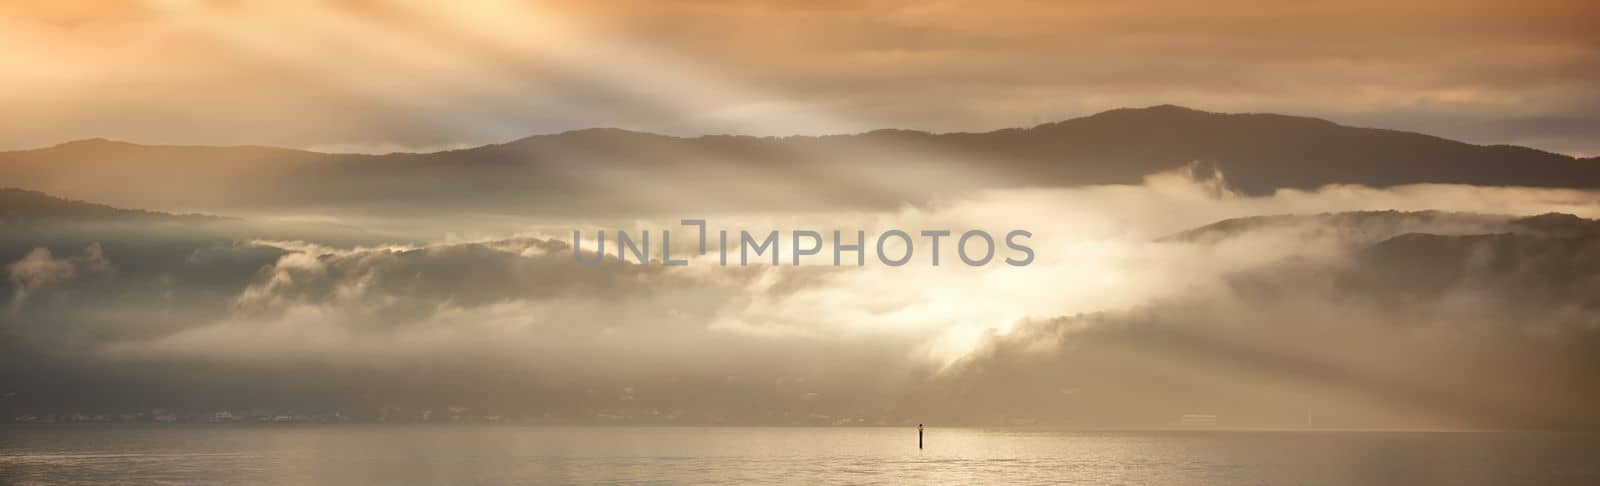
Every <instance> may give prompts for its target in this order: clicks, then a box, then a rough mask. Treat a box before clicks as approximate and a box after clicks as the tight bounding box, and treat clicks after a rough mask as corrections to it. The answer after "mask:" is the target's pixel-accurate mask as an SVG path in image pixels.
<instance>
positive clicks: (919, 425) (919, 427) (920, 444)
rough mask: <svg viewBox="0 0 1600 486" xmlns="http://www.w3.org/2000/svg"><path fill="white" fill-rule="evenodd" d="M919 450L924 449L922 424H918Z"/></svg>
mask: <svg viewBox="0 0 1600 486" xmlns="http://www.w3.org/2000/svg"><path fill="white" fill-rule="evenodd" d="M917 450H922V424H917Z"/></svg>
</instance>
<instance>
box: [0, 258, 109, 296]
mask: <svg viewBox="0 0 1600 486" xmlns="http://www.w3.org/2000/svg"><path fill="white" fill-rule="evenodd" d="M112 271H113V267H112V266H111V262H110V261H109V260H107V259H106V257H105V254H104V253H103V252H102V251H101V249H100V244H99V243H91V244H89V246H88V247H85V248H84V249H83V256H79V257H73V258H56V257H54V256H53V255H51V254H50V249H49V248H45V247H38V248H34V249H33V250H32V251H29V252H28V254H27V255H25V256H23V257H22V259H20V260H17V261H16V262H13V263H11V264H9V265H7V266H6V274H7V276H8V277H9V278H10V281H11V288H12V299H11V308H12V311H13V312H15V311H16V310H18V309H20V308H22V306H23V305H24V304H26V303H27V300H28V297H29V296H30V295H33V294H35V293H38V292H39V291H41V290H44V289H46V288H49V287H51V286H55V285H57V284H61V283H64V282H66V281H68V280H71V279H72V278H73V277H75V276H78V275H106V274H110V273H111V272H112Z"/></svg>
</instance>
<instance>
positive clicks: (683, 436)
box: [0, 425, 1600, 485]
mask: <svg viewBox="0 0 1600 486" xmlns="http://www.w3.org/2000/svg"><path fill="white" fill-rule="evenodd" d="M927 440H928V447H927V449H925V450H920V451H919V450H917V447H916V430H915V428H785V427H776V428H735V427H727V428H717V427H711V428H688V427H685V428H675V427H638V428H633V427H533V426H529V427H520V426H483V427H428V426H357V425H352V426H285V427H269V426H217V427H204V426H166V427H156V426H17V425H12V426H0V483H3V484H32V483H39V484H56V483H116V484H127V483H137V484H150V483H166V484H187V483H196V484H219V483H220V484H258V483H286V484H306V483H314V484H544V483H558V484H560V483H585V482H599V483H663V484H667V483H689V484H714V483H734V484H742V483H754V482H776V483H795V484H816V483H824V482H825V483H892V484H904V483H956V484H994V483H1001V482H1005V483H1040V484H1058V483H1085V484H1203V485H1213V484H1214V485H1247V484H1288V485H1298V484H1306V485H1323V484H1326V485H1353V484H1408V485H1409V484H1517V485H1523V484H1574V485H1577V484H1582V485H1593V484H1600V436H1595V435H1583V434H1534V433H1369V432H1058V431H1053V432H1044V431H1019V430H985V429H938V428H935V429H929V431H928V439H927Z"/></svg>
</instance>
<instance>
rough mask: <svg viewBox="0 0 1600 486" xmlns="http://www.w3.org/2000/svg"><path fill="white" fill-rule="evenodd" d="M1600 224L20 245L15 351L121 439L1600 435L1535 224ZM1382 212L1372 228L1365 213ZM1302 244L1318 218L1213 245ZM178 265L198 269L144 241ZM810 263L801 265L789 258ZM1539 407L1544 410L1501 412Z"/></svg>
mask: <svg viewBox="0 0 1600 486" xmlns="http://www.w3.org/2000/svg"><path fill="white" fill-rule="evenodd" d="M1597 201H1600V197H1596V195H1595V194H1594V193H1592V192H1587V191H1581V190H1569V189H1530V188H1509V187H1474V186H1456V185H1420V186H1401V187H1395V188H1388V189H1375V188H1367V187H1361V186H1328V187H1324V188H1322V189H1318V190H1312V191H1304V190H1280V191H1277V192H1276V193H1274V194H1272V195H1270V196H1249V195H1242V194H1238V193H1236V192H1234V191H1232V190H1231V189H1230V188H1229V186H1228V184H1227V181H1226V176H1225V175H1224V174H1222V173H1220V172H1216V171H1212V170H1209V169H1202V168H1199V167H1196V166H1191V167H1188V168H1185V169H1180V170H1175V171H1169V172H1164V173H1160V174H1155V175H1152V176H1150V177H1148V178H1147V179H1146V180H1145V182H1144V183H1142V184H1138V185H1104V186H1086V187H1079V188H1064V189H1020V190H992V191H981V192H974V193H962V194H954V195H951V196H949V197H946V198H941V199H937V200H933V201H930V202H927V203H922V204H915V205H912V204H907V205H903V206H901V207H899V208H897V209H894V210H891V211H861V210H851V211H827V212H798V213H780V214H770V213H768V214H738V213H728V214H696V215H692V216H694V217H697V218H704V219H706V220H707V221H708V224H709V225H710V226H711V227H712V230H713V231H715V229H717V228H726V229H731V230H735V231H737V230H739V229H754V230H756V231H762V230H766V229H771V228H797V229H815V230H818V231H823V232H831V230H832V229H835V228H845V229H847V230H853V229H861V230H864V231H866V232H867V234H869V235H871V234H876V233H877V232H880V231H883V230H886V229H893V228H906V229H909V230H910V231H916V230H918V229H922V228H956V229H966V228H972V229H984V230H989V231H991V233H995V234H1003V232H1004V231H1006V230H1008V229H1012V228H1026V229H1028V230H1029V231H1031V232H1032V233H1033V236H1032V237H1031V238H1030V239H1029V244H1030V246H1032V248H1033V249H1034V250H1035V252H1036V253H1037V259H1036V261H1034V262H1033V263H1032V264H1031V265H1029V266H1027V267H1011V266H1007V265H991V266H985V267H970V266H966V265H962V264H959V262H960V260H959V259H958V256H957V255H956V253H955V250H954V248H953V245H952V244H950V243H951V242H949V241H946V242H945V243H946V244H945V245H942V247H941V248H940V250H941V259H942V260H943V261H944V262H945V264H944V265H941V266H937V267H936V266H932V265H925V264H919V265H908V266H904V267H889V266H885V265H882V264H880V263H879V262H877V261H876V259H875V258H867V260H868V262H867V264H866V265H865V266H862V267H856V266H853V265H846V266H842V267H833V266H831V265H828V263H829V262H828V261H827V260H830V258H827V257H828V256H829V254H830V253H831V251H832V249H831V248H830V247H831V241H829V242H825V243H824V247H825V248H824V249H823V250H822V251H821V254H820V255H818V256H806V257H804V258H807V259H814V261H815V262H816V265H815V266H808V265H806V264H803V265H801V266H798V267H796V266H790V265H781V266H777V267H772V266H769V265H750V266H740V265H737V261H736V260H735V261H734V264H733V265H730V266H722V265H720V264H719V262H718V261H717V251H716V248H715V247H713V248H712V251H711V252H710V253H708V254H707V255H704V256H698V255H695V254H694V252H693V248H692V246H693V245H691V244H689V243H690V242H692V239H691V238H682V239H681V240H678V241H677V242H675V247H674V252H675V255H674V257H682V258H688V259H689V260H690V264H689V265H688V266H684V267H665V266H662V265H660V264H659V262H657V263H655V264H650V265H637V264H622V263H617V262H615V261H610V262H606V263H603V264H600V265H595V266H587V265H583V264H580V263H578V262H577V261H575V259H574V258H573V253H572V251H571V249H570V247H569V246H567V245H568V241H567V240H568V239H569V234H570V233H569V232H570V231H571V230H573V229H575V227H576V229H580V230H582V231H586V232H589V234H593V232H594V231H597V230H600V229H609V230H612V231H616V230H626V231H633V232H640V231H648V230H657V229H661V228H680V226H679V225H678V220H679V219H681V218H677V217H673V218H661V219H634V220H607V219H604V218H596V219H593V220H588V221H583V222H580V223H572V222H561V223H556V224H550V223H546V222H541V221H539V220H537V219H530V220H527V221H526V222H525V223H523V224H522V226H521V228H522V229H520V230H518V231H516V232H515V233H513V234H509V235H508V234H507V233H506V232H504V231H503V230H501V232H500V233H498V236H484V237H479V238H473V239H469V240H464V241H463V240H453V241H446V242H437V243H429V242H425V241H422V242H416V241H413V242H397V243H393V244H384V243H378V242H371V241H369V242H367V243H363V244H360V245H359V246H349V245H339V244H336V243H335V244H318V243H317V242H316V240H315V239H308V240H299V241H290V240H284V239H274V238H266V239H254V240H238V239H233V240H220V241H219V240H216V239H214V238H209V237H204V236H181V235H184V234H186V233H184V232H192V231H195V230H194V229H189V228H191V227H184V226H173V227H171V228H170V229H162V228H160V227H157V228H155V229H151V228H148V227H141V228H131V227H127V226H119V225H118V224H116V223H106V222H100V223H84V226H81V227H78V228H76V229H72V230H70V232H63V231H61V230H48V231H46V232H44V233H40V234H41V235H43V239H40V240H30V241H26V242H19V243H21V245H19V246H17V247H16V249H17V251H18V252H25V254H22V255H20V256H19V257H18V258H17V259H16V260H14V261H13V262H12V263H11V264H10V266H8V267H7V269H8V272H9V276H10V282H11V284H10V286H11V290H12V292H11V294H12V302H11V309H10V312H9V314H7V320H8V321H9V322H12V323H14V324H18V325H16V326H13V327H12V329H14V332H16V333H18V336H20V337H21V339H20V340H18V341H16V342H17V343H27V344H26V346H31V348H29V349H27V353H26V355H27V356H29V357H31V358H33V359H34V361H33V362H34V363H44V366H43V367H41V368H35V369H38V370H40V371H38V372H35V373H34V374H26V373H22V372H20V371H12V373H13V376H14V377H15V380H16V382H17V383H19V384H21V385H24V386H25V390H26V392H25V393H23V394H21V397H22V398H20V399H16V400H14V401H12V402H11V404H12V405H13V406H17V409H18V410H22V411H29V410H33V409H30V408H29V407H41V408H42V407H47V406H60V405H48V404H50V403H57V404H62V403H65V404H68V405H66V406H69V407H72V408H73V409H82V410H83V411H96V410H95V408H96V406H95V405H92V403H95V402H91V401H83V402H77V403H74V400H75V399H73V398H71V395H65V394H61V393H60V391H59V390H60V385H53V384H51V383H74V382H76V381H75V380H90V381H85V382H83V383H85V384H87V383H96V385H95V386H96V387H100V389H102V390H104V391H105V393H106V394H107V395H108V396H111V397H117V398H115V399H113V400H111V401H109V402H100V403H111V404H117V405H106V406H104V407H103V408H106V409H107V410H100V411H103V412H110V411H115V410H110V409H112V408H115V407H131V408H139V407H144V408H149V407H155V408H174V409H179V410H186V411H190V413H204V412H207V411H209V410H230V409H241V408H259V407H262V406H267V408H274V409H284V410H297V411H300V412H303V413H326V412H328V411H330V410H344V411H346V412H350V413H356V411H365V412H362V413H365V414H367V415H369V416H371V415H372V414H376V413H377V411H378V410H381V409H384V408H385V407H400V408H410V409H419V410H420V409H437V408H442V407H446V406H463V407H467V408H471V409H474V410H476V411H477V413H481V414H484V415H496V416H507V417H524V418H533V419H537V420H540V421H555V422H590V421H595V420H623V421H625V422H636V421H646V422H651V423H747V424H819V423H821V424H888V423H895V424H898V423H906V422H907V421H910V422H912V423H914V422H915V421H916V420H918V419H919V418H929V417H931V418H935V419H938V420H941V421H943V422H946V423H969V424H1034V423H1055V424H1063V425H1084V426H1169V425H1172V424H1175V423H1176V421H1177V420H1178V418H1179V417H1180V416H1182V415H1186V414H1191V413H1201V414H1213V415H1218V416H1220V417H1222V419H1221V423H1223V424H1225V425H1227V426H1235V427H1274V428H1297V427H1308V426H1309V427H1313V428H1318V427H1357V428H1361V427H1383V428H1458V427H1464V428H1481V427H1507V426H1523V425H1540V424H1544V425H1549V424H1560V423H1588V421H1589V420H1592V419H1594V418H1595V417H1592V416H1591V413H1590V412H1588V411H1584V410H1582V409H1581V408H1580V407H1574V406H1571V403H1573V402H1568V400H1570V399H1571V398H1572V397H1575V396H1590V395H1591V394H1593V393H1596V392H1597V391H1596V390H1591V389H1590V385H1587V384H1586V383H1587V382H1586V381H1583V380H1582V379H1581V377H1582V376H1585V375H1586V373H1588V372H1589V370H1592V369H1596V368H1593V366H1595V364H1594V363H1592V360H1591V359H1589V358H1586V357H1585V353H1586V350H1588V349H1591V348H1590V347H1589V346H1590V344H1589V343H1590V342H1591V341H1592V339H1593V338H1592V337H1591V335H1590V334H1591V332H1592V329H1593V326H1592V324H1591V323H1592V322H1594V319H1595V318H1596V317H1595V316H1596V315H1597V313H1596V308H1595V305H1596V303H1595V302H1594V301H1593V295H1600V294H1596V293H1591V292H1589V289H1591V288H1592V286H1593V285H1594V283H1593V282H1591V281H1590V280H1588V279H1585V278H1583V275H1585V274H1584V273H1582V272H1581V271H1580V272H1579V273H1576V274H1573V273H1570V271H1571V270H1572V269H1588V268H1591V266H1592V265H1594V262H1593V261H1592V257H1591V256H1590V255H1592V254H1593V252H1594V251H1595V250H1593V245H1594V243H1593V242H1594V241H1595V240H1594V234H1595V233H1594V232H1593V226H1592V225H1593V223H1592V222H1585V221H1586V220H1582V219H1579V218H1574V219H1572V220H1571V221H1568V220H1565V219H1561V218H1560V217H1556V218H1555V219H1548V218H1547V219H1534V220H1526V221H1525V220H1523V219H1519V218H1525V217H1527V216H1533V215H1539V214H1544V213H1550V212H1562V213H1567V214H1574V215H1576V216H1578V217H1580V218H1581V217H1594V216H1596V215H1597V214H1600V205H1597V204H1600V203H1597ZM1395 210H1398V212H1397V211H1395ZM1348 211H1369V212H1358V213H1344V214H1332V213H1341V212H1348ZM1371 211H1377V212H1371ZM1324 213H1328V214H1329V215H1325V216H1315V215H1317V214H1324ZM1275 214H1301V215H1308V216H1300V217H1291V216H1283V217H1276V218H1266V219H1258V220H1243V221H1241V222H1237V223H1224V224H1219V225H1214V226H1205V225H1207V224H1209V223H1214V222H1218V221H1222V220H1226V219H1228V218H1240V217H1253V216H1262V215H1275ZM1565 218H1573V217H1572V216H1566V217H1565ZM463 221H471V220H470V219H463ZM1528 221H1532V222H1528ZM266 224H267V226H266V227H267V228H272V224H273V223H266ZM404 224H405V223H404V220H396V221H394V222H391V223H386V225H388V226H390V227H399V226H402V225H404ZM463 227H464V228H465V229H464V231H471V230H470V224H466V223H464V224H463ZM1194 228H1200V229H1196V230H1194V231H1189V232H1185V231H1186V230H1191V229H1194ZM52 231H53V232H52ZM1563 232H1564V233H1563ZM191 234H192V233H191ZM198 234H200V235H204V231H201V232H200V233H198ZM257 234H260V233H257ZM1415 235H1431V236H1415ZM1492 235H1505V236H1503V237H1499V239H1495V237H1492ZM153 236H158V237H159V238H164V239H166V240H165V241H168V243H163V244H160V245H155V246H151V245H149V244H148V243H140V241H149V238H151V237H153ZM684 236H687V233H685V234H684ZM675 237H679V236H678V235H676V234H675ZM1428 238H1434V239H1428ZM1508 238H1509V239H1508ZM380 241H381V240H380ZM592 242H593V240H588V241H587V243H592ZM40 243H44V244H43V245H41V244H40ZM713 243H714V240H713ZM920 243H923V242H922V241H919V244H920ZM868 245H869V246H870V242H869V244H868ZM1001 249H1002V250H1003V247H1002V248H1001ZM891 250H892V253H895V254H898V253H899V251H900V249H893V248H891ZM923 250H924V251H927V249H926V248H924V249H923ZM612 251H613V252H614V251H615V250H614V249H612ZM792 251H793V248H789V247H788V245H787V244H786V243H785V244H783V245H780V247H779V249H778V252H779V253H780V261H784V262H788V261H790V259H791V256H792V255H791V253H792ZM868 253H871V251H869V252H868ZM613 254H614V253H613ZM1452 255H1454V256H1452ZM869 256H870V255H869ZM1423 256H1426V257H1431V258H1422V259H1420V260H1419V259H1415V258H1413V257H1423ZM923 258H926V257H925V256H924V257H923ZM1395 259H1398V260H1395ZM849 260H853V258H850V259H849ZM807 261H808V262H811V261H813V260H807ZM852 263H853V262H852ZM1385 271H1389V272H1390V273H1389V274H1385V273H1383V272H1385ZM1375 272H1376V273H1375ZM1552 272H1556V273H1552ZM1563 272H1565V273H1563ZM1563 275H1566V276H1563ZM145 282H154V283H155V285H154V286H150V285H144V283H145ZM1532 282H1539V285H1542V286H1530V283H1532ZM1535 289H1537V290H1535ZM1519 295H1527V296H1528V297H1529V299H1519V298H1516V296H1519ZM1397 298H1398V299H1401V300H1394V299H1397ZM1530 299H1531V300H1530ZM46 323H54V324H46ZM19 346H21V344H19ZM1424 356H1425V357H1426V361H1423V362H1418V361H1416V360H1415V359H1412V358H1419V357H1424ZM1488 356H1494V357H1497V358H1499V359H1504V360H1507V361H1503V362H1502V361H1492V362H1491V361H1485V357H1488ZM17 359H26V358H17ZM67 363H72V364H70V365H69V364H67ZM1474 363H1505V364H1497V365H1494V366H1488V365H1484V364H1476V365H1475V364H1474ZM105 370H117V371H115V372H111V373H107V372H106V371H105ZM1530 375H1539V376H1543V377H1545V378H1544V379H1543V380H1538V381H1529V380H1526V379H1525V378H1524V377H1526V376H1530ZM1208 383H1209V385H1207V384H1208ZM147 387H156V389H159V390H163V393H162V394H159V395H156V396H154V397H152V396H151V395H150V394H147V393H142V392H141V391H140V390H142V389H145V388H147ZM1507 394H1511V395H1513V396H1517V397H1519V398H1518V400H1517V401H1515V402H1513V401H1504V400H1501V399H1499V398H1496V397H1499V396H1506V395H1507ZM28 403H34V404H35V405H28ZM263 404H265V405H263ZM1308 416H1311V417H1313V418H1312V419H1307V417H1308ZM604 417H609V418H604Z"/></svg>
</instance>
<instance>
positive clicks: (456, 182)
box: [0, 105, 1600, 215]
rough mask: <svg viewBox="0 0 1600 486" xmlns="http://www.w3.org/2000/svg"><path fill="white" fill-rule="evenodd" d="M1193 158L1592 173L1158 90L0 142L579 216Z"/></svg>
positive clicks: (1373, 168)
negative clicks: (214, 142)
mask: <svg viewBox="0 0 1600 486" xmlns="http://www.w3.org/2000/svg"><path fill="white" fill-rule="evenodd" d="M1196 162H1198V163H1202V164H1206V165H1208V166H1211V167H1215V168H1218V169H1220V170H1221V171H1222V172H1223V173H1224V174H1225V175H1226V178H1227V181H1228V183H1229V186H1230V187H1232V188H1234V189H1235V190H1238V191H1241V192H1243V193H1246V194H1253V195H1261V194H1270V193H1271V192H1273V191H1275V190H1277V189H1284V188H1298V189H1307V188H1316V187H1320V186H1324V185H1328V184H1360V185H1367V186H1374V187H1386V186H1395V185H1405V184H1418V183H1444V184H1472V185H1505V186H1531V187H1569V188H1596V187H1600V159H1596V158H1575V157H1571V156H1567V155H1561V154H1555V153H1549V152H1544V151H1540V150H1535V149H1531V148H1526V147H1518V146H1508V145H1491V146H1482V145H1473V144H1468V143H1463V142H1457V141H1452V140H1447V139H1443V138H1439V137H1434V136H1429V135H1424V134H1418V133H1410V132H1403V131H1395V130H1383V129H1373V128H1360V127H1351V126H1344V125H1339V124H1336V123H1333V122H1330V121H1326V120H1321V119H1315V118H1305V117H1296V116H1285V115H1275V114H1223V113H1211V112H1205V111H1198V110H1193V109H1188V108H1183V107H1177V106H1170V105H1162V106H1154V107H1149V108H1139V109H1118V110H1112V111H1107V112H1103V113H1099V114H1095V115H1092V116H1087V117H1082V118H1076V119H1070V120H1066V121H1061V122H1057V123H1048V124H1043V125H1038V126H1035V127H1031V128H1018V129H1005V130H997V131H991V132H984V133H938V134H935V133H926V132H917V131H906V130H878V131H872V132H867V133H860V134H852V135H832V136H793V137H753V136H726V135H713V136H701V137H691V138H684V137H672V136H665V135H657V134H650V133H640V132H632V131H626V130H619V129H588V130H578V131H570V132H564V133H558V134H551V135H537V136H531V137H527V138H523V139H519V140H516V141H512V142H509V143H504V144H498V145H487V146H481V147H476V148H470V149H463V150H451V151H444V152H433V153H391V154H384V155H363V154H329V153H318V152H310V151H303V150H293V149H285V148H271V147H253V146H239V147H204V146H155V145H139V144H134V143H126V142H116V141H109V140H104V139H94V140H82V141H76V142H69V143H64V144H61V145H56V146H53V147H48V148H41V149H35V150H21V151H10V152H0V187H4V186H11V187H20V188H27V189H34V190H41V191H45V192H49V193H52V194H56V195H60V196H64V197H69V198H80V199H88V200H95V201H100V202H105V203H108V204H113V205H120V206H131V207H145V208H154V209H165V210H185V211H202V212H214V213H230V212H241V211H249V210H259V209H289V208H295V209H311V210H314V209H317V208H332V207H338V208H341V210H352V208H354V209H363V208H364V209H371V210H397V211H405V212H411V211H418V210H470V211H481V212H491V213H499V214H540V215H594V214H602V213H604V214H628V215H638V214H640V213H642V212H650V213H660V212H669V211H692V210H706V209H715V210H726V209H741V210H806V209H835V208H840V207H877V208H882V207H892V206H894V205H897V204H901V203H905V202H920V201H925V200H928V199H931V198H935V197H937V196H939V195H941V194H947V193H950V192H956V191H968V190H978V189H993V188H1015V187H1064V186H1077V185H1087V184H1132V183H1138V182H1140V181H1141V179H1142V178H1143V177H1144V176H1146V175H1148V174H1151V173H1155V172H1159V171H1162V170H1168V169H1172V168H1175V167H1181V166H1184V165H1186V164H1190V163H1196Z"/></svg>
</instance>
